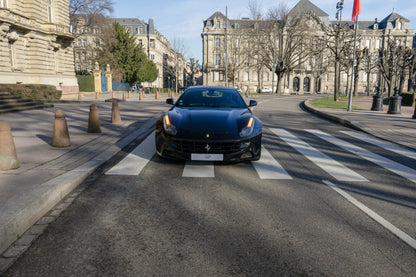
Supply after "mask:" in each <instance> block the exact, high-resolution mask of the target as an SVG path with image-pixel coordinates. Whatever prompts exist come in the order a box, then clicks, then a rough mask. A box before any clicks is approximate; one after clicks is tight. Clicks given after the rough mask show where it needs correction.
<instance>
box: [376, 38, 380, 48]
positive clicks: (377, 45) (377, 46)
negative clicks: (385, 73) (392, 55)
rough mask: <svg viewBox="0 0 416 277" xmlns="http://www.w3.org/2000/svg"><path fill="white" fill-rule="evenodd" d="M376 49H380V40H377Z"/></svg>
mask: <svg viewBox="0 0 416 277" xmlns="http://www.w3.org/2000/svg"><path fill="white" fill-rule="evenodd" d="M376 49H380V40H379V39H378V40H376Z"/></svg>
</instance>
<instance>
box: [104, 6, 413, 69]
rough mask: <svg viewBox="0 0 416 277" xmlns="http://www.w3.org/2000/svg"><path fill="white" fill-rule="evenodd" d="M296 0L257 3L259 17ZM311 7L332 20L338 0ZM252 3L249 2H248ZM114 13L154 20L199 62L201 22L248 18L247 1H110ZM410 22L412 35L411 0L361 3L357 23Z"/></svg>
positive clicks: (345, 13) (347, 11)
mask: <svg viewBox="0 0 416 277" xmlns="http://www.w3.org/2000/svg"><path fill="white" fill-rule="evenodd" d="M298 1H299V0H286V1H284V0H274V1H271V0H257V1H256V2H257V3H259V4H260V7H261V10H262V13H263V14H267V10H268V9H269V8H271V7H277V6H278V5H279V4H280V3H285V4H286V6H287V7H288V9H289V10H290V9H292V8H293V7H294V6H295V5H296V4H297V3H298ZM310 1H311V2H312V3H313V4H315V5H316V6H317V7H319V8H320V9H321V10H323V11H324V12H326V13H327V14H328V15H329V18H330V19H331V20H335V14H336V5H337V2H338V1H339V0H334V1H331V2H330V1H328V0H310ZM252 2H253V0H252ZM353 2H354V0H344V9H343V10H342V19H343V20H351V16H352V6H353ZM113 3H114V6H113V7H114V12H113V13H112V15H111V16H112V17H117V18H139V19H141V20H144V21H145V22H148V20H149V18H152V19H153V20H154V24H155V27H156V29H157V30H158V31H159V33H161V34H162V35H163V36H165V37H166V38H167V39H168V40H169V41H170V42H171V44H172V42H173V41H174V40H176V41H179V42H181V43H182V44H183V45H184V49H185V51H184V52H185V53H184V54H185V56H186V57H187V58H196V59H198V60H199V61H200V63H202V39H201V33H202V29H203V20H204V19H207V18H209V17H210V16H211V15H212V14H214V13H215V12H216V11H220V12H222V13H223V14H224V15H225V10H226V7H227V9H228V18H230V19H241V18H242V17H249V15H250V13H249V9H248V5H249V0H208V1H207V0H204V1H202V0H169V1H166V0H164V1H162V0H151V1H149V0H147V1H143V0H113ZM393 11H394V12H396V13H398V14H399V15H401V16H403V17H405V18H407V19H408V20H410V24H411V27H412V29H413V32H414V33H415V32H416V1H415V0H383V1H380V0H361V13H360V15H359V16H358V21H361V20H363V21H372V20H374V19H375V18H377V19H378V21H381V20H383V19H384V18H385V17H387V16H388V15H389V14H390V13H391V12H393Z"/></svg>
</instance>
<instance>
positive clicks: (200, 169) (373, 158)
mask: <svg viewBox="0 0 416 277" xmlns="http://www.w3.org/2000/svg"><path fill="white" fill-rule="evenodd" d="M269 130H270V131H271V133H272V134H274V135H275V136H276V139H278V140H281V141H283V142H285V143H286V144H288V145H289V146H290V147H291V148H293V149H294V150H296V151H297V152H299V153H300V154H301V155H303V156H304V157H306V158H307V159H308V160H309V161H311V162H312V163H313V164H315V165H316V166H317V167H319V168H321V169H322V170H323V171H325V172H326V173H327V174H328V175H330V176H332V177H333V178H334V179H335V180H337V181H342V182H368V181H369V180H368V179H367V178H365V177H364V176H362V175H361V174H359V173H358V172H355V171H354V170H352V169H350V168H348V167H347V166H345V165H343V164H342V163H341V162H339V161H336V160H335V159H333V158H332V157H330V156H328V155H326V154H325V153H323V152H321V151H320V150H319V149H317V148H315V147H313V146H311V145H310V144H308V143H307V142H305V141H303V140H302V139H300V138H299V137H297V136H296V135H294V134H292V133H291V132H289V131H288V130H286V129H283V128H270V129H269ZM302 131H304V132H305V133H306V134H308V133H309V134H312V135H314V136H315V137H318V138H319V139H321V140H322V141H324V142H325V144H327V142H329V143H331V144H333V145H335V146H337V147H339V148H341V149H344V150H346V151H348V152H351V153H353V154H354V155H356V156H358V157H359V158H360V159H366V160H368V161H370V162H372V163H374V164H376V165H378V166H380V167H382V168H385V169H387V170H389V171H391V172H393V173H395V174H397V175H399V176H402V177H403V178H406V179H408V180H410V181H412V182H414V183H416V170H414V169H412V168H409V167H406V166H404V165H402V164H400V163H397V162H395V161H393V160H390V159H387V158H385V157H383V156H381V155H378V154H375V153H372V152H370V151H368V150H366V149H364V148H362V147H359V146H356V145H354V144H352V143H349V142H347V141H346V140H342V139H339V138H337V137H334V136H332V135H329V134H327V133H325V132H323V131H320V130H316V129H305V130H302ZM340 132H341V133H343V134H346V135H348V136H351V137H353V138H356V139H359V140H362V141H365V142H367V143H370V144H373V145H376V146H377V147H380V148H383V149H386V150H388V151H392V152H394V153H396V154H400V155H402V156H405V157H408V158H411V159H416V152H415V151H412V150H409V149H405V148H402V147H399V146H397V145H394V144H391V143H387V142H384V141H381V140H378V139H375V138H372V137H370V136H368V135H364V134H362V133H358V132H352V131H340ZM155 149H156V148H155V143H154V132H153V133H152V134H151V135H149V136H148V137H147V138H146V139H145V140H144V141H143V142H142V143H141V144H140V145H138V146H137V147H136V148H135V149H134V150H133V151H132V152H131V153H130V154H128V155H127V156H126V157H125V158H124V159H123V160H121V161H120V162H119V163H118V164H116V165H115V166H114V167H113V168H111V169H110V170H108V171H107V172H106V173H105V174H106V175H133V176H134V175H139V174H140V173H141V171H142V170H143V169H144V167H145V166H146V165H147V163H148V162H149V161H150V160H151V159H152V158H153V156H154V155H155V153H156V150H155ZM251 164H252V166H253V168H254V169H255V171H256V172H257V174H258V177H259V178H260V179H262V180H291V179H293V177H292V176H291V175H290V174H289V173H288V171H287V170H286V169H285V168H284V167H283V166H282V165H281V163H279V161H278V158H275V157H274V156H273V155H272V154H271V152H270V151H269V150H268V149H267V148H266V147H264V146H263V147H262V155H261V159H260V160H258V161H253V162H251ZM182 177H184V178H214V177H215V167H214V162H195V161H186V163H185V165H184V168H183V172H182Z"/></svg>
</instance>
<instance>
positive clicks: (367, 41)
mask: <svg viewBox="0 0 416 277" xmlns="http://www.w3.org/2000/svg"><path fill="white" fill-rule="evenodd" d="M370 46H371V41H370V40H369V39H367V40H366V41H365V47H367V48H368V49H370Z"/></svg>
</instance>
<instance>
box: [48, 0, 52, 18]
mask: <svg viewBox="0 0 416 277" xmlns="http://www.w3.org/2000/svg"><path fill="white" fill-rule="evenodd" d="M48 22H53V3H52V0H48Z"/></svg>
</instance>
